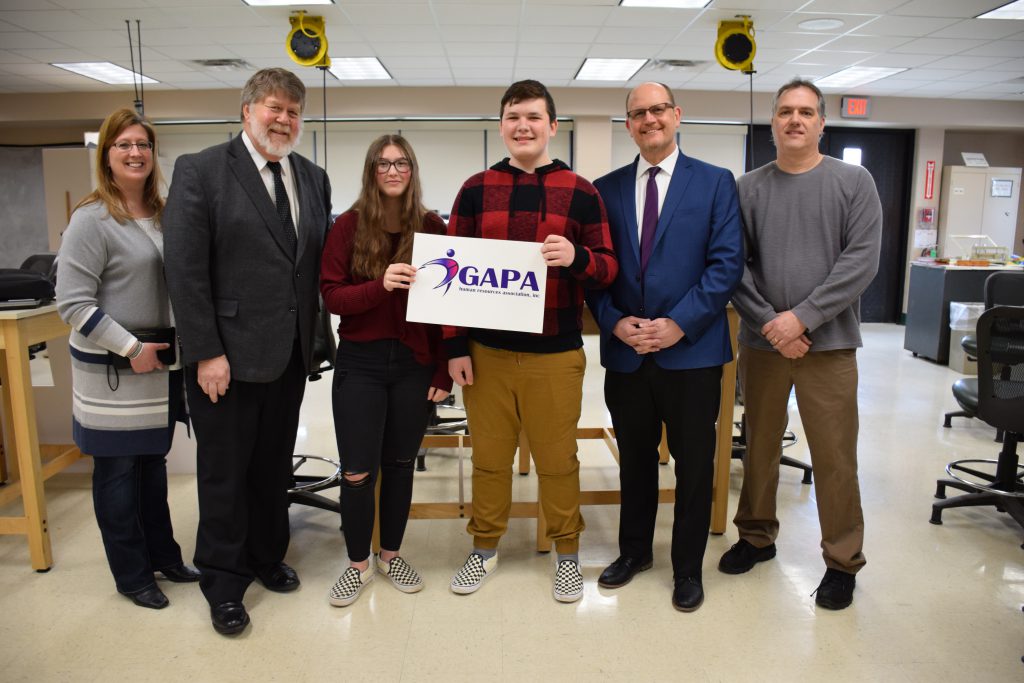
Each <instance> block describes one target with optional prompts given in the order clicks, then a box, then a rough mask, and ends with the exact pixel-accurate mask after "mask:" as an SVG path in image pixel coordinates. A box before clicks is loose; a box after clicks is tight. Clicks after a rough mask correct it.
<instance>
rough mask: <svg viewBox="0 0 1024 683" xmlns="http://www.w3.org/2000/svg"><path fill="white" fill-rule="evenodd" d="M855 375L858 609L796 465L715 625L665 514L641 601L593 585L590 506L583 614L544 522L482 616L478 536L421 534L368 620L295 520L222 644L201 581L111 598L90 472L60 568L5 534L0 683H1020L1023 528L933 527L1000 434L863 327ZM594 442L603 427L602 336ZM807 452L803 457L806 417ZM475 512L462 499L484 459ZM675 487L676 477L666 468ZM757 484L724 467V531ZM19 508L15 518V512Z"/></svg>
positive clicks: (326, 443)
mask: <svg viewBox="0 0 1024 683" xmlns="http://www.w3.org/2000/svg"><path fill="white" fill-rule="evenodd" d="M864 336H865V346H864V348H863V349H862V350H861V351H860V353H859V359H860V370H861V374H860V397H859V399H860V406H861V414H860V417H861V434H860V446H859V449H860V450H859V452H860V482H861V489H862V496H863V503H864V513H865V518H866V547H865V555H866V557H867V565H866V566H865V568H864V569H863V571H862V572H861V573H860V574H859V575H858V583H857V590H856V593H855V600H854V603H853V605H852V606H851V607H850V608H848V609H846V610H843V611H840V612H830V611H827V610H823V609H819V608H816V607H815V605H814V598H813V597H811V592H812V591H813V590H814V589H815V587H816V586H817V584H818V582H819V580H820V578H821V575H822V573H823V571H824V566H823V564H822V560H821V555H820V550H819V547H818V539H819V533H818V520H817V513H816V508H815V493H816V492H815V488H814V486H813V485H811V486H807V485H803V484H801V481H800V475H799V473H798V472H797V471H795V470H792V469H788V468H783V472H782V476H781V481H780V484H779V517H780V519H781V524H782V528H781V534H780V536H779V539H778V557H777V558H776V559H775V560H773V561H771V562H766V563H763V564H759V565H757V566H756V567H755V568H754V569H753V570H752V571H751V572H749V573H748V574H744V575H740V576H728V575H725V574H722V573H720V572H718V570H717V569H716V565H717V562H718V558H719V557H720V556H721V554H722V553H723V552H724V551H725V550H727V549H728V548H729V546H730V545H731V544H732V543H734V542H735V541H736V531H735V528H734V527H733V526H732V525H731V523H730V525H729V528H728V529H727V530H726V532H725V534H724V535H721V536H711V538H710V540H709V542H708V549H707V556H706V559H705V566H704V587H705V591H706V596H707V597H706V600H705V602H704V605H703V606H702V607H701V608H700V609H699V610H698V611H697V612H694V613H691V614H683V613H680V612H677V611H675V610H674V609H673V608H672V605H671V602H670V597H671V588H672V574H671V566H670V562H669V541H670V533H671V506H670V505H662V506H661V508H660V510H659V518H658V528H657V534H656V538H655V550H654V552H655V562H654V567H653V569H652V570H650V571H647V572H644V573H642V574H640V575H638V576H637V577H636V578H635V579H634V580H633V581H632V583H630V584H629V585H628V586H626V587H623V588H621V589H618V590H605V589H601V588H599V587H598V585H597V578H598V575H599V574H600V573H601V571H602V569H603V568H604V567H605V566H606V565H607V564H608V563H610V562H611V561H612V560H614V559H615V557H616V556H617V548H616V533H617V526H618V508H617V507H616V506H602V507H587V508H585V509H584V516H585V518H586V522H587V530H586V532H585V533H584V535H583V539H582V547H581V553H580V556H581V561H582V568H583V575H584V580H585V584H586V586H585V591H584V595H583V598H582V599H581V600H580V601H579V602H577V603H574V604H569V605H564V604H559V603H557V602H555V601H554V600H553V599H552V596H551V587H552V575H553V557H552V556H550V555H548V554H543V553H538V552H536V551H535V549H534V529H535V523H534V521H533V520H527V519H519V520H513V521H512V522H511V525H510V528H509V532H508V534H507V535H506V537H505V538H504V539H503V541H502V544H501V547H500V553H499V557H500V561H499V570H498V571H497V572H496V574H495V575H494V576H493V577H491V578H490V579H488V581H487V583H486V584H485V585H484V586H483V587H482V588H481V590H480V591H479V592H478V593H476V594H474V595H470V596H456V595H453V594H451V593H450V592H449V590H448V581H449V580H450V578H451V576H452V574H453V573H454V572H455V571H456V569H458V567H459V566H461V564H462V561H463V560H464V559H465V556H466V553H467V552H468V551H469V549H470V539H469V537H468V536H467V535H466V533H465V520H457V519H456V520H412V521H410V523H409V527H408V531H407V534H406V540H405V544H404V546H403V548H402V553H403V555H404V556H405V557H406V558H407V559H408V560H409V561H410V562H411V563H412V564H413V565H414V566H415V567H416V568H417V569H418V570H419V571H420V573H421V574H422V575H423V577H424V579H425V582H426V587H425V589H424V590H423V591H422V592H420V593H417V594H414V595H406V594H403V593H400V592H399V591H397V590H396V589H395V588H393V587H392V586H390V585H388V583H387V582H386V581H383V580H380V579H381V578H382V577H380V576H378V580H376V581H374V582H373V583H371V584H370V585H368V587H367V588H366V590H365V593H364V595H362V596H361V597H360V598H359V600H358V601H357V602H356V603H355V604H353V605H352V606H350V607H347V608H340V609H339V608H334V607H331V606H330V605H329V604H328V602H327V591H328V589H329V588H330V586H331V585H332V583H333V582H334V580H335V579H336V578H337V576H338V575H339V573H340V571H341V570H342V569H343V567H344V566H345V564H346V562H345V547H344V539H343V537H342V535H341V534H340V533H339V520H338V518H337V516H336V515H335V514H333V513H330V512H327V511H323V510H318V509H315V508H309V507H304V506H293V507H292V510H291V520H292V542H291V547H290V550H289V553H288V557H287V560H288V562H289V563H290V564H291V565H292V566H294V567H295V568H296V569H297V570H298V572H299V574H300V576H301V579H302V586H301V588H300V590H298V591H297V592H295V593H292V594H284V595H282V594H276V593H270V592H268V591H266V590H265V589H263V588H262V587H261V586H259V585H253V586H252V587H251V588H250V589H249V591H248V593H247V595H246V599H245V602H246V605H247V607H248V609H249V612H250V614H251V617H252V626H251V627H250V628H249V629H248V630H247V631H246V632H245V633H244V634H242V635H241V636H239V637H235V638H225V637H223V636H219V635H217V634H216V633H215V632H214V631H213V629H212V628H211V626H210V621H209V610H208V609H207V606H206V603H205V601H204V600H203V597H202V595H201V593H200V592H199V590H198V588H197V587H196V585H194V584H168V583H162V584H161V585H162V587H163V589H164V590H165V592H166V593H167V595H168V597H169V598H170V601H171V606H170V607H169V608H167V609H164V610H161V611H151V610H145V609H141V608H138V607H135V606H134V605H133V604H132V603H131V602H130V601H129V600H128V599H126V598H124V597H122V596H120V595H118V594H117V593H116V592H115V590H114V586H113V582H112V580H111V578H110V575H109V571H108V569H107V565H106V561H105V558H104V554H103V547H102V545H101V543H100V537H99V532H98V530H97V528H96V522H95V518H94V516H93V512H92V503H91V497H90V480H89V475H88V474H86V473H62V474H59V475H57V476H55V477H54V478H52V479H51V480H50V481H48V482H47V484H46V493H47V504H48V512H49V522H50V530H51V535H52V539H53V547H54V566H53V568H52V570H51V571H49V572H48V573H36V572H34V571H32V569H31V568H30V566H29V563H28V549H27V545H26V543H25V541H24V539H23V538H22V537H17V536H4V537H2V538H0V680H3V681H31V682H42V681H103V682H108V681H169V680H185V681H193V682H195V683H204V682H206V681H218V682H220V681H328V680H331V681H336V680H341V681H363V680H366V681H381V682H384V681H403V682H404V681H482V680H495V681H538V680H539V681H548V680H551V681H605V680H607V681H759V682H763V681H819V680H830V681H900V682H902V681H935V680H948V681H1022V680H1024V663H1022V662H1021V656H1022V655H1024V613H1022V612H1021V606H1022V603H1024V562H1022V561H1024V550H1022V549H1021V542H1022V540H1024V530H1022V529H1021V528H1020V527H1019V526H1018V525H1017V524H1016V523H1014V522H1013V520H1012V519H1010V518H1009V517H1008V516H1007V515H1005V514H1001V513H999V512H997V511H995V510H993V509H991V508H988V509H973V510H963V509H961V510H951V511H948V512H946V513H945V515H944V521H945V523H944V524H943V525H942V526H933V525H931V524H929V523H928V519H929V515H930V512H931V503H932V500H933V499H932V495H933V493H934V488H935V480H936V478H937V477H939V476H942V475H944V471H943V468H944V467H945V465H946V463H947V462H948V461H950V460H953V459H957V458H976V457H982V458H994V457H995V455H996V453H997V451H998V444H996V443H994V442H993V436H994V430H992V429H990V428H989V427H987V426H986V425H984V424H981V423H979V422H978V421H977V420H964V419H958V420H955V421H954V426H953V428H952V429H943V427H942V414H943V413H944V412H946V411H948V410H952V409H954V408H955V403H954V401H953V398H952V395H951V393H950V385H951V384H952V383H953V381H954V380H956V379H957V378H958V377H960V375H958V374H957V373H955V372H953V371H951V370H950V369H948V368H946V367H943V366H938V365H935V364H934V363H931V362H929V361H925V360H922V359H917V358H914V357H912V355H911V354H910V353H909V352H906V351H904V350H903V328H902V327H899V326H896V325H876V324H869V325H865V326H864ZM586 350H587V354H588V357H589V359H590V364H589V368H588V374H587V379H586V383H585V390H584V396H585V398H584V409H583V418H582V420H581V424H582V425H584V426H598V425H606V424H609V418H608V415H607V412H606V410H605V408H604V403H603V400H602V389H601V387H602V371H601V367H600V365H599V363H598V362H597V344H596V339H593V338H588V339H587V342H586ZM329 385H330V382H329V381H322V382H318V383H312V384H310V385H309V389H308V391H307V394H306V401H305V403H304V407H303V417H302V429H301V431H300V434H299V444H298V446H297V449H296V450H297V452H304V453H315V454H318V455H325V456H328V457H334V456H335V455H336V452H337V451H336V448H335V445H334V438H333V431H332V426H331V411H330V386H329ZM790 419H791V428H792V429H793V431H794V432H795V433H796V436H797V439H798V440H797V443H796V444H795V445H794V446H792V447H791V448H788V449H787V450H786V453H787V454H788V455H791V456H793V457H796V458H799V459H803V460H806V459H807V458H808V457H809V455H808V453H807V448H806V443H805V442H804V440H803V433H802V430H801V426H800V419H799V414H798V412H797V410H796V405H795V403H792V404H791V406H790ZM580 455H581V460H582V462H583V468H582V472H583V474H582V478H583V485H584V487H585V488H614V487H616V486H617V468H616V465H615V463H614V461H613V460H612V458H611V456H610V455H609V454H608V452H607V450H606V449H605V448H604V446H603V445H602V444H601V443H600V442H581V444H580ZM458 463H459V458H458V455H457V454H456V452H455V451H453V450H433V451H430V453H429V454H428V456H427V471H426V472H421V473H417V475H416V488H415V500H416V501H451V500H455V499H456V497H457V495H458V471H459V470H458ZM466 465H467V469H466V473H467V483H466V486H467V495H468V494H469V491H468V485H469V484H468V473H469V469H468V462H467V463H466ZM661 476H662V479H663V482H664V483H665V484H666V485H670V483H671V478H672V473H671V468H670V467H666V468H663V471H662V473H661ZM514 479H515V480H514V488H515V491H516V493H515V495H516V496H517V497H518V498H519V499H528V498H530V497H532V496H534V495H535V491H536V476H535V475H532V474H531V475H529V476H525V477H520V476H516V477H515V478H514ZM741 480H742V467H741V465H740V463H739V462H738V461H734V462H733V464H732V469H731V475H730V506H729V513H730V519H731V516H732V513H733V511H734V510H735V506H736V498H737V497H738V493H739V487H740V483H741ZM170 506H171V510H172V514H173V518H174V523H175V528H176V534H177V538H178V541H179V543H180V544H181V546H182V549H183V551H184V553H185V557H186V558H191V556H192V552H193V550H194V544H195V528H196V521H197V509H196V486H195V480H194V477H193V476H191V475H188V474H172V475H171V477H170ZM19 509H20V503H15V504H12V505H11V506H8V508H5V509H3V510H0V513H4V514H17V513H18V511H19Z"/></svg>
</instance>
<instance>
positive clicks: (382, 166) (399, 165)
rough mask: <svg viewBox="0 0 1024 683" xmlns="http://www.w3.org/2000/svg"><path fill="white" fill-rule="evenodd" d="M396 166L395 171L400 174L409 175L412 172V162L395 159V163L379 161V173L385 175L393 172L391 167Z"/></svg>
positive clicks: (384, 160) (385, 160)
mask: <svg viewBox="0 0 1024 683" xmlns="http://www.w3.org/2000/svg"><path fill="white" fill-rule="evenodd" d="M392 166H394V167H395V170H396V171H398V172H399V173H408V172H409V171H411V170H412V162H411V161H409V160H408V159H395V160H394V161H388V160H387V159H378V160H377V173H379V174H381V175H384V174H385V173H388V172H389V171H391V167H392Z"/></svg>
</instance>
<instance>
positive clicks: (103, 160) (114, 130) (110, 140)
mask: <svg viewBox="0 0 1024 683" xmlns="http://www.w3.org/2000/svg"><path fill="white" fill-rule="evenodd" d="M131 126H142V127H143V128H144V129H145V130H146V136H147V137H148V138H149V142H150V144H152V145H153V152H152V154H153V170H152V171H151V172H150V174H149V177H148V178H146V184H145V186H144V187H143V190H142V201H143V203H144V204H145V205H146V206H147V207H149V208H150V209H151V210H152V211H153V216H154V217H155V218H156V219H157V221H156V223H157V225H159V223H160V221H159V218H160V214H161V213H162V212H163V210H164V199H163V197H161V196H160V185H161V184H162V183H163V178H162V177H161V175H160V165H159V164H158V163H157V160H156V130H155V129H154V128H153V124H151V123H150V122H149V121H147V120H146V119H144V118H142V116H141V115H139V114H138V113H136V112H135V110H133V109H128V108H127V107H126V108H124V109H118V110H117V111H115V112H114V113H112V114H111V115H110V116H108V117H107V118H106V119H105V120H104V121H103V125H102V126H100V137H99V143H98V145H97V149H96V189H95V190H93V191H92V192H90V193H89V194H87V195H86V196H85V198H83V199H82V201H80V202H78V205H77V206H75V208H76V209H77V208H78V207H79V206H84V205H86V204H92V203H94V202H101V203H102V204H103V205H104V206H106V208H107V211H108V212H109V213H110V215H111V216H112V217H113V218H114V220H116V221H117V222H118V223H127V222H128V221H130V220H131V218H132V216H131V213H130V212H129V211H128V206H127V205H126V204H125V198H124V195H123V194H122V193H121V190H120V188H118V186H117V183H116V182H115V181H114V173H113V171H111V169H110V159H109V157H110V148H111V147H113V146H114V141H115V140H117V137H118V136H119V135H120V134H121V133H123V132H124V131H125V129H126V128H130V127H131Z"/></svg>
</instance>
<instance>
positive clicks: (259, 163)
mask: <svg viewBox="0 0 1024 683" xmlns="http://www.w3.org/2000/svg"><path fill="white" fill-rule="evenodd" d="M242 142H243V143H245V148H246V149H247V150H248V151H249V155H250V156H252V162H253V163H254V164H256V171H257V172H258V173H259V174H260V178H261V179H262V180H263V185H264V187H266V188H267V192H268V193H269V194H270V201H272V202H273V203H274V204H275V205H276V204H277V192H276V191H275V190H274V174H273V172H272V171H271V170H270V168H269V167H268V166H267V159H266V157H264V156H263V155H262V154H260V153H259V150H257V149H256V146H255V145H254V144H252V140H251V139H250V138H249V134H248V133H246V132H245V131H244V130H243V131H242ZM659 175H660V174H659ZM281 180H283V181H284V189H285V193H286V194H287V195H288V204H289V206H290V207H291V210H292V223H294V224H295V229H296V231H298V227H299V205H298V202H296V201H295V179H294V178H293V177H292V165H291V162H290V161H289V160H288V157H287V156H284V157H281Z"/></svg>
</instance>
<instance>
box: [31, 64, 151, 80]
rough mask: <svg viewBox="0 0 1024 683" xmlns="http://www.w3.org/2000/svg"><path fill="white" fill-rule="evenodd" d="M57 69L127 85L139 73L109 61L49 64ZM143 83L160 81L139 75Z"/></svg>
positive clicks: (137, 77)
mask: <svg viewBox="0 0 1024 683" xmlns="http://www.w3.org/2000/svg"><path fill="white" fill-rule="evenodd" d="M50 66H55V67H57V68H58V69H64V70H65V71H73V72H74V73H76V74H80V75H82V76H85V77H87V78H92V79H93V80H97V81H102V82H103V83H110V84H111V85H128V84H131V83H135V82H136V81H138V79H139V77H140V76H141V74H137V73H135V72H134V71H129V70H128V69H124V68H121V67H119V66H118V65H117V64H111V63H110V62H72V63H64V64H51V65H50ZM141 77H142V82H143V83H159V82H160V81H154V80H153V79H152V78H150V77H149V76H141Z"/></svg>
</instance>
